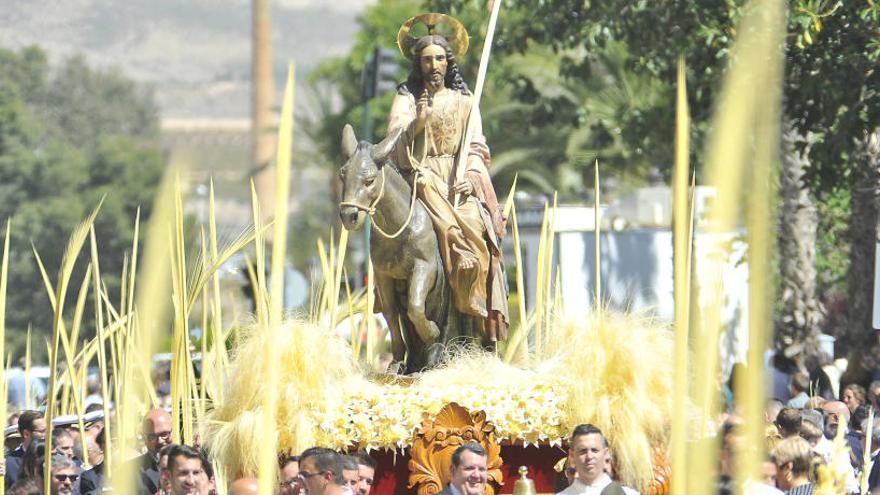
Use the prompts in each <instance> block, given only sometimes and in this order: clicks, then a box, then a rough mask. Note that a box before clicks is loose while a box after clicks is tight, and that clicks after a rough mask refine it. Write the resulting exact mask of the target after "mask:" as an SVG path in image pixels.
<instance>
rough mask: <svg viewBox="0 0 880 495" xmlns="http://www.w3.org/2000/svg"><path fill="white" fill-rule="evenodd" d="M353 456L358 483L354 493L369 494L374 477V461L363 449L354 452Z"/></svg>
mask: <svg viewBox="0 0 880 495" xmlns="http://www.w3.org/2000/svg"><path fill="white" fill-rule="evenodd" d="M354 458H355V459H356V460H357V465H358V484H357V490H355V495H370V491H371V490H372V489H373V482H374V481H375V479H376V461H374V460H373V458H372V457H370V456H369V455H368V454H367V453H366V452H363V451H358V452H355V453H354Z"/></svg>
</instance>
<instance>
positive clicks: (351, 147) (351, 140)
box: [342, 124, 358, 158]
mask: <svg viewBox="0 0 880 495" xmlns="http://www.w3.org/2000/svg"><path fill="white" fill-rule="evenodd" d="M357 146H358V141H357V138H356V137H355V136H354V129H352V128H351V124H345V127H344V128H343V129H342V152H343V153H345V156H346V157H348V158H351V155H353V154H354V152H355V151H356V150H357Z"/></svg>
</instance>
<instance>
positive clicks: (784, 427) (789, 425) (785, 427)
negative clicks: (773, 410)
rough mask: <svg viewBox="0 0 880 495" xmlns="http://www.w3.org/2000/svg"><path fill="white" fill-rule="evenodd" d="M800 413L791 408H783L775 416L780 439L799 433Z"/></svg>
mask: <svg viewBox="0 0 880 495" xmlns="http://www.w3.org/2000/svg"><path fill="white" fill-rule="evenodd" d="M801 422H802V419H801V413H800V411H798V410H797V409H795V408H793V407H783V408H782V410H781V411H779V414H778V415H777V416H776V427H777V428H779V435H780V436H782V438H788V437H794V436H797V435H798V433H799V432H800V431H801Z"/></svg>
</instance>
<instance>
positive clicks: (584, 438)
mask: <svg viewBox="0 0 880 495" xmlns="http://www.w3.org/2000/svg"><path fill="white" fill-rule="evenodd" d="M594 445H599V446H601V447H604V446H605V445H604V442H603V441H602V435H599V434H598V433H586V434H584V435H578V436H576V437H575V438H574V441H573V442H572V443H571V446H572V448H574V447H575V446H578V447H587V446H594Z"/></svg>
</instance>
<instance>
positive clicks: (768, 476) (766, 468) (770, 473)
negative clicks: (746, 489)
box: [761, 458, 777, 487]
mask: <svg viewBox="0 0 880 495" xmlns="http://www.w3.org/2000/svg"><path fill="white" fill-rule="evenodd" d="M776 472H777V470H776V463H775V462H773V459H772V458H765V459H764V461H763V462H761V483H763V484H765V485H770V486H774V487H775V486H776Z"/></svg>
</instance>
